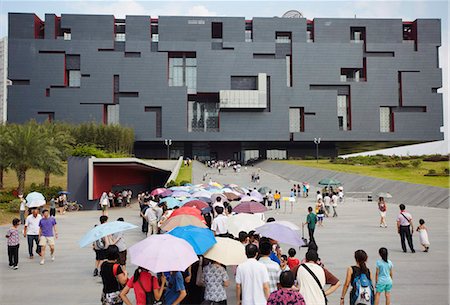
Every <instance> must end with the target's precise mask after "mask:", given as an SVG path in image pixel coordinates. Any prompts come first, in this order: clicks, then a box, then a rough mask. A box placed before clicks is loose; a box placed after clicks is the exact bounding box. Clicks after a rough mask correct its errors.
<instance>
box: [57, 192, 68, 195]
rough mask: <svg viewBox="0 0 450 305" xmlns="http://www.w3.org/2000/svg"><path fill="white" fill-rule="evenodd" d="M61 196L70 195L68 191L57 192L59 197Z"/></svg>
mask: <svg viewBox="0 0 450 305" xmlns="http://www.w3.org/2000/svg"><path fill="white" fill-rule="evenodd" d="M61 194H66V195H70V192H68V191H59V192H58V195H61Z"/></svg>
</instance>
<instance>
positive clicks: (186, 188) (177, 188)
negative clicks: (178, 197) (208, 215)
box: [169, 186, 189, 192]
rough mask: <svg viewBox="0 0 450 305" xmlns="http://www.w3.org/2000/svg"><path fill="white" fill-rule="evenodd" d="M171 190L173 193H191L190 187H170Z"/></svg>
mask: <svg viewBox="0 0 450 305" xmlns="http://www.w3.org/2000/svg"><path fill="white" fill-rule="evenodd" d="M169 190H171V191H174V192H175V191H183V192H187V191H189V187H188V186H172V187H169Z"/></svg>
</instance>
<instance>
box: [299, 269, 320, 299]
mask: <svg viewBox="0 0 450 305" xmlns="http://www.w3.org/2000/svg"><path fill="white" fill-rule="evenodd" d="M305 265H306V266H308V268H309V269H311V271H312V272H314V274H315V275H316V277H317V278H318V279H319V281H320V284H322V287H324V286H325V271H323V268H322V267H320V266H319V265H317V264H314V263H306V264H305ZM297 282H298V285H299V288H300V293H301V295H302V296H303V298H304V299H305V303H306V304H313V305H325V298H324V297H323V293H322V290H320V287H319V285H317V282H316V280H315V279H314V278H313V277H312V275H311V274H310V273H309V272H308V271H307V270H306V269H305V268H304V267H302V266H300V267H299V268H298V271H297Z"/></svg>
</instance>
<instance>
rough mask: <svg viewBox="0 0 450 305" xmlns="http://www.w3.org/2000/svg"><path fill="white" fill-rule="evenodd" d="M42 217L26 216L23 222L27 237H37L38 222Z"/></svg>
mask: <svg viewBox="0 0 450 305" xmlns="http://www.w3.org/2000/svg"><path fill="white" fill-rule="evenodd" d="M41 219H42V216H41V215H40V214H38V215H37V216H36V217H34V216H33V214H31V215H28V217H27V219H26V220H25V226H26V227H27V235H39V221H41Z"/></svg>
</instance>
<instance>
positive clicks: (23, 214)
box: [20, 210, 25, 225]
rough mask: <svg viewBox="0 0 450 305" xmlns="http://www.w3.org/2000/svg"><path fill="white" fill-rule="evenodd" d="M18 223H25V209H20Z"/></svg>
mask: <svg viewBox="0 0 450 305" xmlns="http://www.w3.org/2000/svg"><path fill="white" fill-rule="evenodd" d="M20 224H22V225H24V224H25V210H23V211H20Z"/></svg>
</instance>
